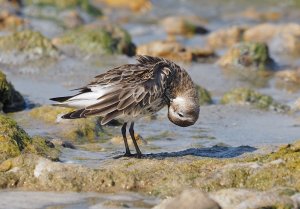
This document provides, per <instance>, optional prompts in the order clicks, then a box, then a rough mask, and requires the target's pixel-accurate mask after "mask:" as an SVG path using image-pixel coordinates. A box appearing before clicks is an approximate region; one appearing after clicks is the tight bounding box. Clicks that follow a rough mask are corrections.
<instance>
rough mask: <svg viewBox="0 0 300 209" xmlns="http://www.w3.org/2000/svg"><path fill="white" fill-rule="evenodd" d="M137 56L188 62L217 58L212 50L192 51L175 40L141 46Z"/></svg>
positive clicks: (207, 60) (208, 60)
mask: <svg viewBox="0 0 300 209" xmlns="http://www.w3.org/2000/svg"><path fill="white" fill-rule="evenodd" d="M137 54H147V55H151V56H158V57H164V58H167V59H171V60H178V61H187V62H191V61H199V62H210V61H211V60H214V59H215V58H216V55H215V53H214V52H213V51H212V50H210V49H205V48H204V49H192V48H189V47H185V46H183V45H182V44H181V43H179V42H177V41H174V40H166V41H153V42H150V43H147V44H142V45H139V46H138V48H137Z"/></svg>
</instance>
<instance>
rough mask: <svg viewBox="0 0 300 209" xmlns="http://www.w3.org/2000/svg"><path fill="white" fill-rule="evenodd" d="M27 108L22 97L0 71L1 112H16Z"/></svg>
mask: <svg viewBox="0 0 300 209" xmlns="http://www.w3.org/2000/svg"><path fill="white" fill-rule="evenodd" d="M24 108H25V101H24V98H23V97H22V95H21V94H20V93H19V92H18V91H16V90H15V89H14V87H13V85H12V84H11V83H9V82H8V81H7V80H6V76H5V75H4V74H3V73H2V72H1V71H0V111H3V112H6V113H7V112H14V111H20V110H23V109H24Z"/></svg>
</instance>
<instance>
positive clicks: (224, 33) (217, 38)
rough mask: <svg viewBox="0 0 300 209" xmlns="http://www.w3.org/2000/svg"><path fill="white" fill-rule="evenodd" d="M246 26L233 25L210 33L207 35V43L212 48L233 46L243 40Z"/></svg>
mask: <svg viewBox="0 0 300 209" xmlns="http://www.w3.org/2000/svg"><path fill="white" fill-rule="evenodd" d="M246 29H247V27H246V26H244V27H243V26H233V27H230V28H224V29H220V30H217V31H214V32H212V33H210V34H209V35H208V36H207V44H208V46H209V47H211V48H212V49H218V48H224V47H231V46H233V45H234V44H236V43H239V42H241V41H242V40H243V34H244V32H245V30H246Z"/></svg>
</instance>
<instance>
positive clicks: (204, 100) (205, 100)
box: [196, 85, 213, 105]
mask: <svg viewBox="0 0 300 209" xmlns="http://www.w3.org/2000/svg"><path fill="white" fill-rule="evenodd" d="M196 88H197V91H198V94H199V104H200V105H208V104H212V103H213V100H212V98H211V94H210V92H209V91H208V90H207V89H205V88H204V87H202V86H199V85H197V86H196Z"/></svg>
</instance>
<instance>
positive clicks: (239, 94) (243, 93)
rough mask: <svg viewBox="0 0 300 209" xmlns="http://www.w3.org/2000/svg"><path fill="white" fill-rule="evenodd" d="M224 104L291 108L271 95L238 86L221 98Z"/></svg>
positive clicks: (285, 109)
mask: <svg viewBox="0 0 300 209" xmlns="http://www.w3.org/2000/svg"><path fill="white" fill-rule="evenodd" d="M221 103H222V104H238V105H253V106H254V107H256V108H259V109H263V110H274V111H277V112H287V111H288V110H289V109H290V108H289V107H288V106H286V105H283V104H280V103H278V102H276V101H274V99H273V98H272V97H270V96H267V95H264V94H261V93H259V92H256V91H254V90H252V89H248V88H236V89H233V90H232V91H229V92H227V93H226V94H225V95H224V96H223V97H222V99H221Z"/></svg>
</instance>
